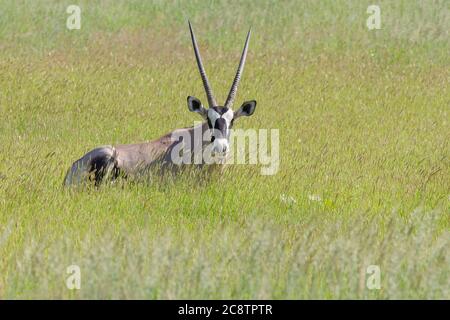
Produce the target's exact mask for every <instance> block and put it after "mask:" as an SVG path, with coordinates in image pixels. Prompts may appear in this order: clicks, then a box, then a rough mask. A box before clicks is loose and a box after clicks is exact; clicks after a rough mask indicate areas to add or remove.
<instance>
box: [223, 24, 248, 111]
mask: <svg viewBox="0 0 450 320" xmlns="http://www.w3.org/2000/svg"><path fill="white" fill-rule="evenodd" d="M251 31H252V30H251V29H250V30H248V33H247V39H246V40H245V45H244V50H243V51H242V56H241V61H240V62H239V67H238V69H237V71H236V76H235V77H234V81H233V84H232V86H231V89H230V93H229V94H228V98H227V101H226V102H225V106H224V107H225V108H229V107H231V105H232V104H233V102H234V98H235V97H236V92H237V88H238V85H239V80H241V75H242V72H243V71H244V65H245V59H246V58H247V49H248V41H249V40H250V34H251Z"/></svg>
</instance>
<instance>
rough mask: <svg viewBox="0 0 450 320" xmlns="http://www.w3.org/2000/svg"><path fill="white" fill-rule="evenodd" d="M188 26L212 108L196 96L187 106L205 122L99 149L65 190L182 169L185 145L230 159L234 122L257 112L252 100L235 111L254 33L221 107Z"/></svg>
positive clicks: (76, 169) (74, 171)
mask: <svg viewBox="0 0 450 320" xmlns="http://www.w3.org/2000/svg"><path fill="white" fill-rule="evenodd" d="M188 23H189V30H190V34H191V39H192V45H193V47H194V53H195V58H196V60H197V66H198V69H199V71H200V76H201V78H202V82H203V86H204V88H205V92H206V97H207V99H208V105H209V108H205V107H204V106H203V105H202V103H201V101H200V100H199V99H197V98H196V97H192V96H189V97H188V98H187V104H188V108H189V110H190V111H191V112H196V113H198V114H199V115H200V116H201V117H202V118H203V120H204V122H202V123H201V124H199V125H195V126H193V127H190V128H183V129H176V130H174V131H172V132H170V133H168V134H166V135H164V136H162V137H161V138H159V139H156V140H152V141H148V142H143V143H137V144H123V145H116V146H110V145H108V146H101V147H98V148H95V149H93V150H91V151H89V152H88V153H86V154H85V155H84V156H83V157H82V158H80V159H79V160H77V161H75V162H74V163H73V164H72V167H71V168H70V169H69V170H68V172H67V174H66V176H65V178H64V185H65V186H70V185H76V184H80V183H82V182H92V183H95V184H96V185H98V184H99V183H100V182H101V181H102V180H105V179H107V178H111V179H115V178H117V177H118V176H119V175H123V176H133V175H139V174H141V173H144V172H146V171H147V170H149V169H151V168H153V167H157V166H160V167H161V168H165V167H167V166H170V167H172V168H174V167H175V168H176V167H179V166H181V165H183V164H185V162H181V163H180V161H179V157H174V154H178V153H177V152H178V151H179V150H178V149H180V148H181V146H182V145H188V146H190V148H186V150H184V152H188V153H189V152H191V153H193V150H194V149H195V148H196V146H197V147H199V148H200V149H201V154H202V155H203V151H205V150H207V152H210V153H211V155H212V156H214V157H217V159H226V156H227V155H228V153H229V150H230V130H231V128H232V127H233V122H234V120H236V119H237V118H239V117H241V116H250V115H252V114H253V112H254V111H255V108H256V101H255V100H251V101H247V102H244V103H243V104H242V106H241V107H240V108H239V109H238V110H236V111H233V110H232V106H233V102H234V99H235V97H236V92H237V88H238V85H239V81H240V79H241V75H242V72H243V70H244V65H245V60H246V57H247V50H248V44H249V40H250V34H251V30H249V31H248V34H247V38H246V40H245V45H244V50H243V52H242V55H241V59H240V62H239V66H238V68H237V71H236V75H235V77H234V81H233V84H232V85H231V89H230V92H229V94H228V97H227V99H226V101H225V104H224V105H223V106H219V105H218V104H217V102H216V99H215V97H214V94H213V91H212V89H211V85H210V83H209V81H208V77H207V76H206V72H205V68H204V66H203V62H202V58H201V56H200V52H199V49H198V45H197V40H196V38H195V34H194V31H193V30H192V26H191V23H190V22H189V21H188ZM196 131H200V132H201V134H194V133H195V132H196ZM183 137H188V139H190V141H184V140H186V139H185V138H184V139H183ZM189 150H190V151H189ZM175 151H177V152H175ZM175 158H176V159H175ZM217 163H219V165H220V164H223V163H224V161H223V160H221V161H219V162H217ZM197 164H199V165H200V166H204V165H205V162H204V161H201V162H200V163H197Z"/></svg>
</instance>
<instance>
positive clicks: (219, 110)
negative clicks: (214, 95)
mask: <svg viewBox="0 0 450 320" xmlns="http://www.w3.org/2000/svg"><path fill="white" fill-rule="evenodd" d="M212 109H213V110H214V111H216V112H217V113H218V114H220V115H223V114H224V113H225V112H227V111H228V110H229V109H228V108H224V107H212Z"/></svg>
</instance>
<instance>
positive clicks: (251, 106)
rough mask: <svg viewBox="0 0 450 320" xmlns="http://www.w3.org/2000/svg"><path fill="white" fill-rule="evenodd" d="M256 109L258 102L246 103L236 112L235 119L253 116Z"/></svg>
mask: <svg viewBox="0 0 450 320" xmlns="http://www.w3.org/2000/svg"><path fill="white" fill-rule="evenodd" d="M255 109H256V101H255V100H251V101H246V102H244V103H243V104H242V106H241V107H240V108H239V109H238V110H236V111H235V112H234V118H235V119H236V118H239V117H241V116H246V117H248V116H251V115H252V114H253V112H255Z"/></svg>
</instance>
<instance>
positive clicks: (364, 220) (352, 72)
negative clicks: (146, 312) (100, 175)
mask: <svg viewBox="0 0 450 320" xmlns="http://www.w3.org/2000/svg"><path fill="white" fill-rule="evenodd" d="M79 3H80V6H81V8H82V28H81V30H79V31H68V30H67V29H66V28H65V19H66V17H67V14H66V13H65V8H66V7H67V5H69V4H72V2H71V1H0V120H1V124H0V139H1V140H0V298H3V299H17V298H73V299H77V298H97V299H98V298H152V299H153V298H154V299H158V298H169V299H175V298H206V299H208V298H236V299H238V298H242V299H245V298H255V299H259V298H276V299H282V298H289V299H300V298H319V299H331V298H341V299H344V298H357V299H373V298H383V299H389V298H400V299H405V298H428V299H449V298H450V283H449V279H450V277H449V274H450V268H449V265H450V263H449V262H450V261H449V260H450V252H449V250H448V248H449V247H450V237H449V226H450V219H449V218H450V216H449V213H450V184H449V181H450V170H449V169H450V161H449V156H450V146H449V141H450V130H449V105H450V90H449V79H450V68H449V65H450V60H449V57H448V52H450V50H449V49H450V41H449V40H450V38H449V34H448V32H449V30H450V10H449V5H448V2H445V1H424V2H422V1H417V2H414V1H395V2H392V1H380V2H379V3H380V6H381V14H382V16H381V19H382V29H381V30H374V31H369V30H368V29H367V28H366V25H365V21H366V18H367V16H368V15H367V14H366V9H367V6H368V5H369V4H372V2H370V1H320V2H319V1H293V0H292V1H283V5H275V3H274V2H272V1H257V2H251V1H246V2H240V3H233V4H232V5H230V4H229V2H228V1H189V2H187V1H154V2H140V1H96V2H93V1H80V2H79ZM188 17H189V18H190V19H191V21H192V23H193V24H194V28H195V30H196V33H197V38H198V40H199V42H200V46H201V48H200V49H201V51H202V54H203V56H204V57H203V58H204V63H205V65H206V68H207V72H208V76H209V78H210V81H211V82H212V85H213V88H214V91H215V92H216V94H217V95H218V98H219V100H220V101H222V100H224V98H225V97H226V94H227V90H228V89H229V86H230V84H231V81H232V78H233V76H234V71H235V68H236V65H237V63H238V59H239V55H240V51H241V48H242V45H243V42H244V38H245V34H246V31H247V29H248V27H249V26H250V25H251V26H252V27H253V29H252V30H253V36H252V40H251V44H250V51H249V56H248V61H247V65H246V70H245V72H244V76H243V80H242V83H241V86H240V88H239V91H238V97H237V101H236V104H240V103H241V102H242V101H244V100H249V99H256V100H257V101H258V106H257V109H256V112H255V114H254V115H253V116H252V117H250V118H246V119H240V120H238V121H236V126H237V127H238V128H255V129H258V128H265V129H271V128H274V129H279V130H280V160H281V164H280V169H279V171H278V173H277V174H276V175H274V176H262V175H260V169H259V167H258V166H252V165H249V166H234V167H230V168H228V170H227V171H226V172H225V173H224V175H223V176H219V175H218V174H215V175H214V176H213V177H211V178H210V179H204V177H199V176H198V175H196V174H194V173H192V172H186V173H185V174H183V175H181V176H180V177H178V178H176V179H175V180H165V181H162V182H154V183H150V184H149V183H143V182H127V181H122V182H120V183H117V184H114V185H104V186H102V187H100V188H99V189H98V190H85V191H67V190H64V189H63V188H62V187H61V185H62V180H63V177H64V174H65V173H66V170H67V169H68V168H69V166H70V165H71V163H72V162H73V161H74V160H76V159H77V158H79V157H80V156H81V155H83V154H84V153H85V152H87V151H89V150H90V149H92V148H94V147H95V146H98V145H104V144H116V143H133V142H140V141H145V140H150V139H153V138H157V137H159V136H161V135H163V134H165V133H167V132H169V131H170V130H172V129H174V128H178V127H185V126H189V125H191V124H192V123H193V121H196V120H199V119H198V118H197V117H196V116H195V115H194V114H192V113H190V112H189V111H188V109H187V106H186V96H187V95H195V96H197V97H199V98H201V99H202V100H203V101H205V100H206V99H205V97H204V93H203V89H202V85H201V81H200V77H199V75H198V71H197V70H196V65H195V60H194V56H193V52H192V48H191V45H190V39H189V35H188V28H187V21H186V20H187V18H188ZM317 196H318V197H319V198H320V199H319V198H318V197H317ZM316 198H317V199H319V200H314V199H316ZM72 264H76V265H79V266H80V268H81V274H82V281H81V290H76V291H71V290H68V289H67V287H66V285H65V281H66V278H67V277H68V275H67V274H66V268H67V267H68V266H69V265H72ZM369 265H378V266H379V267H380V270H381V289H380V290H369V289H368V288H367V287H366V280H367V277H368V275H367V274H366V268H367V267H368V266H369Z"/></svg>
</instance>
